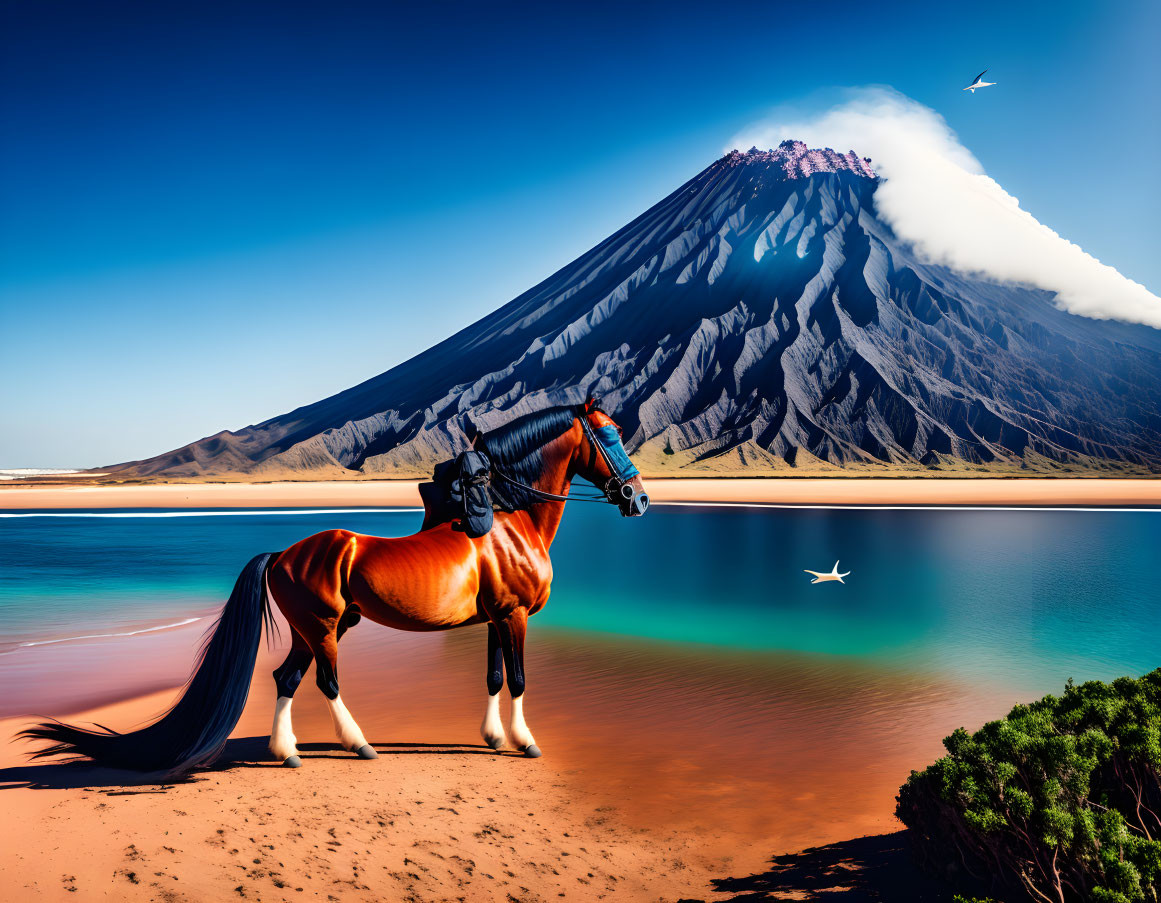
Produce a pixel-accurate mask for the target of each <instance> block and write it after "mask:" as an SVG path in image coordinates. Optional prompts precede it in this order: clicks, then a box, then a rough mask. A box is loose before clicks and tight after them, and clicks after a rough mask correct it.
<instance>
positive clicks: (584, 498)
mask: <svg viewBox="0 0 1161 903" xmlns="http://www.w3.org/2000/svg"><path fill="white" fill-rule="evenodd" d="M492 473H494V474H495V475H496V476H498V477H499V478H500V479H502V480H503V481H504V482H506V483H511V484H512V485H513V486H519V487H520V488H521V489H523V490H524V491H526V492H531V493H532V494H533V495H535V496H537V497H538V498H542V499H544V500H545V501H549V502H598V503H600V504H602V505H608V504H611V503H610V501H609V497H608V496H607V495H602V496H600V497H597V496H588V495H557V494H556V493H555V492H545V491H544V490H543V489H537V488H536V487H535V486H529V485H528V484H527V483H521V482H520V481H519V480H514V479H512V478H511V477H510V476H508V474H506V473H504V471H502V470H501V469H500V468H499V467H497V466H496V463H495V462H492Z"/></svg>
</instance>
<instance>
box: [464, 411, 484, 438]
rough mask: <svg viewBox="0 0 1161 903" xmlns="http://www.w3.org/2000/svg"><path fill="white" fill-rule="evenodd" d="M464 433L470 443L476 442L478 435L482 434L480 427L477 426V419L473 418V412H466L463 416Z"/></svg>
mask: <svg viewBox="0 0 1161 903" xmlns="http://www.w3.org/2000/svg"><path fill="white" fill-rule="evenodd" d="M462 422H463V427H464V435H465V436H466V437H467V440H468V442H469V443H470V444H472V445H475V444H476V437H477V436H479V435H480V428H479V427H478V426H476V421H474V420H473V419H472V415H471V414H464V416H463V420H462Z"/></svg>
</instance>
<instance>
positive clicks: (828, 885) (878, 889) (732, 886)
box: [713, 831, 952, 903]
mask: <svg viewBox="0 0 1161 903" xmlns="http://www.w3.org/2000/svg"><path fill="white" fill-rule="evenodd" d="M713 886H714V890H716V891H717V892H718V893H719V894H723V895H725V894H728V895H730V896H723V897H715V898H714V899H715V900H725V901H729V900H739V901H741V900H746V901H751V900H752V901H771V903H772V901H775V900H813V901H826V900H834V901H836V903H837V901H842V903H904V901H906V903H950V901H951V900H952V895H951V893H950V892H949V891H948V890H947V889H946V887H944V886H942V885H940V884H937V883H935V882H933V881H931V880H930V879H928V878H927V877H926V876H924V875H923V874H922V873H920V872H919V870H918V869H917V868H916V866H915V864H914V863H913V862H912V860H911V851H910V850H909V849H908V842H907V832H906V831H897V832H895V833H893V834H879V835H877V836H874V837H860V838H857V839H855V840H844V841H842V842H840V843H832V844H829V845H827V846H825V847H814V848H812V849H809V850H803V851H802V852H800V853H788V854H784V855H781V856H775V857H774V858H773V859H772V860H770V867H769V868H768V869H767V870H766V871H765V872H762V873H760V874H754V875H747V876H745V877H738V878H715V879H714V880H713Z"/></svg>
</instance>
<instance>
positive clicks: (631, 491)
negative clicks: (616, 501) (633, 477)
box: [619, 483, 649, 517]
mask: <svg viewBox="0 0 1161 903" xmlns="http://www.w3.org/2000/svg"><path fill="white" fill-rule="evenodd" d="M619 507H620V509H621V516H622V517H640V516H641V515H642V514H644V513H645V512H646V511H648V510H649V496H648V495H647V494H646V493H645V491H644V490H638V489H635V488H634V487H633V486H632V485H630V484H629V483H624V484H622V486H621V499H620V506H619Z"/></svg>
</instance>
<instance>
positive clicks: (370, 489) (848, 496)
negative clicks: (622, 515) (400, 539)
mask: <svg viewBox="0 0 1161 903" xmlns="http://www.w3.org/2000/svg"><path fill="white" fill-rule="evenodd" d="M418 485H419V484H418V482H416V481H413V480H351V481H342V482H339V481H335V482H313V483H312V482H278V483H148V484H138V485H130V486H112V485H107V484H104V485H93V484H88V485H86V484H84V483H79V482H78V483H41V484H36V485H29V484H21V483H9V484H0V509H5V510H19V509H34V510H35V509H68V508H265V507H270V508H285V507H305V508H345V507H370V508H392V507H412V506H418V505H419V493H418V490H417V489H416V487H417V486H418ZM647 486H648V489H649V494H650V496H651V497H652V499H653V501H655V502H660V503H681V502H688V503H729V504H774V505H826V506H831V505H982V506H1031V507H1040V506H1059V507H1089V506H1098V507H1099V506H1108V507H1121V506H1156V505H1161V479H1111V478H1109V479H1106V478H1069V477H1061V478H1052V479H1035V478H1033V479H1023V478H1014V477H1005V478H989V477H970V478H964V479H957V478H940V479H924V478H921V477H920V478H870V479H865V478H858V477H840V478H826V477H798V478H777V477H775V478H766V479H749V478H738V479H726V478H718V479H689V478H683V479H651V480H648V481H647Z"/></svg>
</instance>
